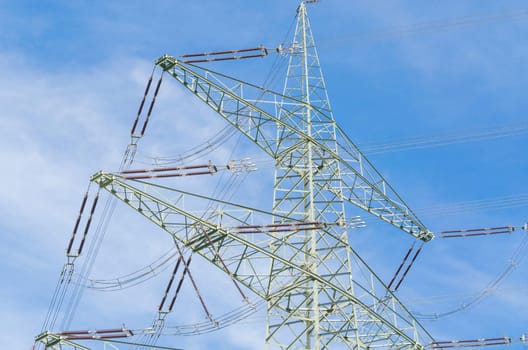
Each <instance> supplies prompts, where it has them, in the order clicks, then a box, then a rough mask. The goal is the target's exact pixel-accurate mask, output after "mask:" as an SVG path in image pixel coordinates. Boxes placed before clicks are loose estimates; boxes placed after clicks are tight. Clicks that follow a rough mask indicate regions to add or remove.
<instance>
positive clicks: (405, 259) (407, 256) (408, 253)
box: [387, 244, 414, 289]
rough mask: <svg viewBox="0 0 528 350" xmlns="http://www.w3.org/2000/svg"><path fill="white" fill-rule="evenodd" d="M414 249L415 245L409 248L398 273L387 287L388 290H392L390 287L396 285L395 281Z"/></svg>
mask: <svg viewBox="0 0 528 350" xmlns="http://www.w3.org/2000/svg"><path fill="white" fill-rule="evenodd" d="M413 249H414V244H413V245H412V246H411V247H410V248H409V250H408V251H407V254H405V256H404V257H403V260H402V262H401V264H400V266H399V267H398V269H397V270H396V273H394V276H393V277H392V279H391V281H390V282H389V284H388V285H387V288H389V289H390V287H391V286H392V284H393V283H394V280H395V279H396V277H397V276H398V274H399V273H400V271H401V269H402V268H403V265H404V264H405V262H406V261H407V258H409V255H411V252H412V250H413Z"/></svg>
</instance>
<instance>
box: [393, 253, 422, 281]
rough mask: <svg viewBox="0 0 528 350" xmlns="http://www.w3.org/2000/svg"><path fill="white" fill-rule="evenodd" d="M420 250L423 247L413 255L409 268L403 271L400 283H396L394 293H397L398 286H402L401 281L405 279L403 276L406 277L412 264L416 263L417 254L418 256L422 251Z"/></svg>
mask: <svg viewBox="0 0 528 350" xmlns="http://www.w3.org/2000/svg"><path fill="white" fill-rule="evenodd" d="M422 248H423V246H421V247H420V248H419V249H418V250H417V251H416V254H414V256H413V258H412V260H411V262H410V263H409V266H407V268H406V269H405V272H404V273H403V275H402V277H401V279H400V281H399V282H398V284H397V285H396V287H394V291H397V290H398V288H399V287H400V285H401V284H402V282H403V280H404V279H405V276H407V274H408V273H409V270H410V269H411V266H412V265H413V264H414V262H415V261H416V258H417V257H418V254H420V252H421V251H422Z"/></svg>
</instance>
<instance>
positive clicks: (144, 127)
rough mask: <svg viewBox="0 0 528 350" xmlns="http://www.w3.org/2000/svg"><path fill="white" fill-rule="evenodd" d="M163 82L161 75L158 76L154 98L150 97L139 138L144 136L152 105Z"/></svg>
mask: <svg viewBox="0 0 528 350" xmlns="http://www.w3.org/2000/svg"><path fill="white" fill-rule="evenodd" d="M162 80H163V75H161V76H160V78H159V80H158V85H156V90H155V91H154V96H153V97H152V102H150V107H149V110H148V113H147V118H145V123H144V124H143V128H141V136H143V135H144V134H145V130H146V129H147V125H148V122H149V119H150V115H151V114H152V109H153V108H154V104H155V103H156V97H157V96H158V92H159V89H160V86H161V82H162Z"/></svg>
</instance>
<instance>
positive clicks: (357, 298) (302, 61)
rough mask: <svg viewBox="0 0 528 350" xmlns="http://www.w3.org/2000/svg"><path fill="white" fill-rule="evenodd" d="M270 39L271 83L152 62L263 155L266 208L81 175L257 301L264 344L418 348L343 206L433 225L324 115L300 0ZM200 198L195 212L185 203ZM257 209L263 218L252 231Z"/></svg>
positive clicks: (419, 331)
mask: <svg viewBox="0 0 528 350" xmlns="http://www.w3.org/2000/svg"><path fill="white" fill-rule="evenodd" d="M282 50H283V54H288V55H290V58H289V65H288V71H287V75H286V82H285V85H284V90H283V92H282V93H278V92H274V91H271V90H269V89H265V88H263V87H261V86H258V85H253V84H250V83H246V82H243V81H241V80H238V79H235V78H232V77H229V76H226V75H223V74H220V73H217V72H213V71H211V70H209V69H206V68H203V67H200V66H196V65H193V64H188V63H185V62H183V61H181V60H178V59H176V58H174V57H170V56H162V57H161V58H159V59H158V60H157V61H156V65H157V66H159V67H160V68H161V69H162V71H163V72H164V73H167V74H168V75H170V76H171V77H173V78H174V79H175V80H176V81H177V82H178V83H180V84H181V85H182V86H183V87H184V88H186V89H187V90H189V91H190V92H191V93H192V94H193V95H194V96H195V97H197V98H198V99H199V100H201V101H202V102H203V103H205V104H206V105H208V106H209V107H210V108H212V109H213V110H214V111H215V112H216V113H217V114H218V115H220V116H221V117H222V118H223V119H224V120H225V121H226V122H227V123H229V124H231V126H232V127H234V128H235V129H236V130H238V131H239V132H240V133H242V134H243V135H245V136H246V137H247V138H248V139H249V140H251V141H252V142H253V143H255V144H256V145H257V146H258V147H260V148H261V149H262V150H263V151H264V152H265V153H266V154H267V155H268V156H269V157H271V159H273V161H274V163H275V177H274V192H273V193H274V196H273V207H272V210H271V211H270V212H266V211H264V210H259V209H255V208H250V207H248V206H242V205H240V204H236V203H230V202H226V201H221V200H218V199H215V198H209V197H207V196H204V195H196V194H192V193H189V192H185V191H182V190H178V189H175V188H169V187H167V186H161V185H157V184H155V183H150V182H145V181H142V180H139V181H138V180H135V179H133V178H129V177H127V176H125V175H123V173H108V172H99V173H97V174H95V175H93V176H92V178H91V181H92V182H94V183H96V184H97V185H98V186H99V187H100V188H101V189H104V190H106V191H108V192H109V193H110V194H111V195H112V196H115V197H117V198H118V199H119V200H121V201H122V202H124V203H126V204H127V205H128V206H130V207H131V208H132V209H134V210H135V211H136V212H138V213H139V214H141V215H143V216H144V217H146V218H147V219H148V220H150V221H151V222H152V223H154V224H155V225H157V226H158V227H159V228H161V229H162V230H164V231H165V232H167V233H168V234H170V235H171V236H172V237H173V238H174V242H175V244H176V246H177V247H178V249H180V247H185V248H186V249H190V250H192V251H193V253H194V254H197V255H200V256H201V257H203V258H205V259H206V260H208V261H209V262H210V263H211V264H213V265H215V266H216V267H218V268H219V269H220V270H222V271H223V272H225V273H226V274H227V275H228V276H229V278H231V279H232V280H233V282H234V283H235V284H240V285H242V286H244V287H245V289H247V290H250V291H251V292H253V293H254V294H255V295H256V296H258V297H259V298H261V299H263V300H265V301H266V303H267V326H266V340H265V343H266V347H267V348H268V349H297V350H300V349H331V350H334V349H377V348H381V349H421V348H423V345H424V344H427V343H429V341H431V340H432V337H431V336H430V335H429V334H428V333H427V331H425V330H424V329H423V328H422V327H421V325H420V324H418V322H416V320H415V319H414V317H413V316H412V315H411V314H410V312H409V311H408V310H407V309H406V308H405V307H404V306H403V305H402V304H401V303H400V302H399V301H398V300H397V298H396V297H395V296H394V295H393V294H392V292H391V291H390V290H389V289H388V288H387V286H386V285H385V284H384V283H383V282H382V281H381V280H380V279H379V278H378V277H377V276H376V274H375V273H374V272H373V271H372V270H371V269H370V268H369V266H368V265H367V264H366V263H365V262H364V261H363V260H362V259H361V257H360V256H359V255H358V254H357V253H356V252H355V251H354V249H353V248H352V247H351V246H350V244H349V242H348V233H347V229H348V228H349V227H350V224H349V223H348V222H347V216H346V215H345V208H346V207H358V208H360V209H362V210H364V211H366V212H367V213H369V214H370V215H373V216H374V217H376V218H378V219H380V220H382V221H385V222H386V223H388V224H390V225H393V226H394V227H396V228H397V229H399V230H402V231H404V232H406V233H408V234H410V235H412V236H414V237H415V238H416V239H419V240H422V241H429V240H430V239H432V237H433V236H432V234H431V233H430V232H429V231H428V230H427V229H426V228H425V226H424V225H423V224H422V223H421V221H420V220H419V219H418V218H417V217H416V216H415V215H414V213H413V212H412V210H410V208H409V207H408V206H407V205H406V204H405V202H404V201H403V200H402V199H401V198H400V197H399V196H398V194H397V193H396V192H395V191H394V190H393V189H392V187H391V186H390V185H389V184H388V183H387V182H386V181H385V179H384V178H383V177H382V175H381V174H380V173H379V172H378V171H377V170H376V169H375V168H374V166H373V165H372V164H371V163H370V162H369V161H368V160H367V159H366V158H365V157H364V156H363V154H362V153H361V152H360V150H359V149H358V148H357V147H356V146H355V144H354V143H353V142H352V141H351V140H350V139H349V138H348V137H347V135H346V134H345V133H344V132H343V131H342V129H341V128H340V127H339V125H338V124H337V123H336V122H335V121H334V118H333V115H332V111H331V108H330V103H329V99H328V95H327V90H326V87H325V83H324V79H323V75H322V72H321V67H320V63H319V59H318V55H317V51H316V46H315V41H314V39H313V36H312V32H311V28H310V23H309V20H308V16H307V12H306V4H305V3H304V2H302V3H301V4H300V6H299V7H298V9H297V24H296V28H295V33H294V38H293V41H292V44H291V45H288V46H286V47H283V48H282ZM160 81H161V80H160ZM149 84H150V83H149ZM158 88H159V84H158ZM156 91H157V90H156ZM136 122H137V120H136ZM147 122H148V119H147V121H146V122H145V124H144V127H143V130H142V132H141V135H134V130H133V131H132V137H133V139H134V138H139V137H141V136H143V131H144V128H145V126H146V123H147ZM163 192H166V193H168V195H165V194H164V195H163V198H173V200H171V201H168V200H164V199H161V197H160V195H159V194H160V193H163ZM189 197H192V199H191V200H190V201H187V200H186V198H189ZM200 201H201V202H203V203H204V205H203V208H205V209H203V208H202V212H201V214H197V208H189V207H188V206H189V205H188V204H187V203H199V202H200ZM259 220H262V221H263V220H267V223H268V224H269V223H271V226H273V228H274V229H269V228H268V229H267V228H266V227H268V226H270V225H267V226H266V225H263V226H260V228H259V229H256V230H255V229H254V228H255V227H256V226H254V223H255V221H259ZM245 228H252V229H251V230H247V229H246V230H245ZM277 228H280V229H277ZM239 291H241V290H240V289H239ZM242 294H243V293H242ZM46 336H47V337H51V338H53V335H49V334H47V333H46V334H44V335H43V336H42V339H48V338H46ZM51 338H50V339H51ZM54 339H55V338H53V339H51V340H49V339H48V340H47V341H49V342H51V341H55V340H54Z"/></svg>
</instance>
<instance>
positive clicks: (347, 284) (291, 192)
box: [267, 3, 412, 349]
mask: <svg viewBox="0 0 528 350" xmlns="http://www.w3.org/2000/svg"><path fill="white" fill-rule="evenodd" d="M292 43H293V44H292V47H291V48H290V59H289V65H288V71H287V76H286V82H285V87H284V92H283V94H284V95H285V96H289V97H292V98H294V99H296V100H300V101H302V102H303V104H301V105H293V106H292V105H290V104H287V103H286V104H283V105H282V106H281V107H282V108H281V113H280V115H279V118H280V119H281V120H283V121H285V123H287V124H289V125H292V124H293V123H295V121H300V122H298V123H295V124H294V125H295V128H297V129H298V130H302V131H303V132H304V134H305V135H307V136H308V138H306V137H301V136H299V134H297V133H295V132H293V131H290V130H288V129H286V128H284V127H279V128H278V137H277V139H278V150H277V165H276V174H275V186H274V205H273V212H274V213H276V214H280V215H281V216H286V217H289V218H294V219H295V220H299V221H308V222H322V223H339V224H338V225H332V226H328V228H327V230H328V231H330V232H325V231H323V230H311V231H304V232H303V233H302V234H296V235H291V236H289V237H288V245H290V246H294V247H296V248H298V250H291V249H288V247H286V246H285V245H278V246H276V247H275V251H276V252H277V254H281V255H282V256H284V257H286V258H287V259H288V260H290V261H294V262H295V263H296V264H299V265H302V266H306V268H307V269H309V270H310V272H312V273H313V274H315V275H319V276H324V278H325V279H326V280H328V281H331V282H332V283H333V284H335V285H338V286H340V287H341V288H343V289H344V290H346V291H347V293H349V294H350V295H355V293H354V287H353V279H354V276H353V274H352V270H351V261H350V249H349V244H348V238H347V237H348V236H347V225H346V215H345V205H344V201H343V190H342V189H343V187H345V186H346V185H345V184H344V183H343V181H342V176H341V169H340V164H339V161H338V160H337V159H332V158H329V157H328V155H327V154H326V150H325V149H322V148H321V147H318V146H315V145H314V144H313V143H312V142H311V141H310V139H309V138H313V139H315V140H317V141H318V142H319V143H320V144H321V145H324V146H325V147H326V148H328V149H330V150H332V151H333V152H335V154H338V152H339V150H338V145H337V137H336V124H335V121H334V118H333V115H332V111H331V108H330V102H329V99H328V95H327V90H326V87H325V83H324V79H323V74H322V71H321V67H320V63H319V59H318V55H317V51H316V46H315V41H314V38H313V35H312V31H311V27H310V23H309V19H308V16H307V13H306V6H305V4H304V3H302V4H301V5H300V6H299V8H298V16H297V24H296V28H295V34H294V38H293V40H292ZM329 233H331V234H329ZM360 268H362V267H360ZM288 271H289V270H288V268H287V267H284V266H279V267H275V266H272V268H271V273H270V284H271V289H276V288H277V289H278V288H280V286H281V285H284V284H286V283H285V282H284V281H283V280H284V279H288V278H291V279H295V276H290V275H289V273H288ZM275 287H276V288H275ZM363 288H365V289H367V290H368V289H370V287H363ZM387 300H390V297H388V299H387ZM391 311H392V310H391ZM389 317H390V316H389ZM388 319H390V318H388ZM374 324H376V325H375V326H374ZM378 324H379V325H378ZM366 325H368V326H367V327H366ZM372 327H374V329H376V331H375V333H381V330H382V329H385V330H384V331H383V333H384V334H385V336H387V339H391V340H390V341H393V344H386V345H390V347H391V348H402V347H403V348H405V347H407V346H406V344H405V343H406V341H403V342H402V340H401V339H399V337H398V336H397V334H396V333H395V332H394V331H391V330H389V329H386V328H387V327H386V326H382V325H381V323H380V322H379V320H375V319H373V318H372V317H371V316H370V315H368V312H366V310H361V307H358V305H357V304H356V303H354V301H353V300H350V298H349V297H347V296H346V295H343V294H339V293H335V291H333V290H332V289H331V288H328V287H327V286H325V285H322V284H321V283H319V282H318V281H316V280H308V281H306V282H304V283H299V284H297V285H296V288H295V289H294V290H291V289H288V288H285V290H284V293H283V294H280V295H277V296H276V297H275V298H273V299H272V300H270V301H269V303H268V324H267V330H268V333H267V336H268V339H267V341H268V343H269V345H270V347H272V348H274V347H277V348H281V349H329V348H332V349H336V348H338V347H343V348H351V349H355V348H369V347H370V346H372V345H373V344H371V343H372V342H373V341H374V343H376V342H377V341H379V340H374V339H375V338H376V337H381V336H380V335H379V334H378V335H377V336H376V335H373V334H368V333H369V330H368V328H372ZM391 333H393V334H391ZM390 341H389V342H390ZM338 344H339V345H338ZM408 345H409V346H411V347H412V345H411V343H409V344H408Z"/></svg>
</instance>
